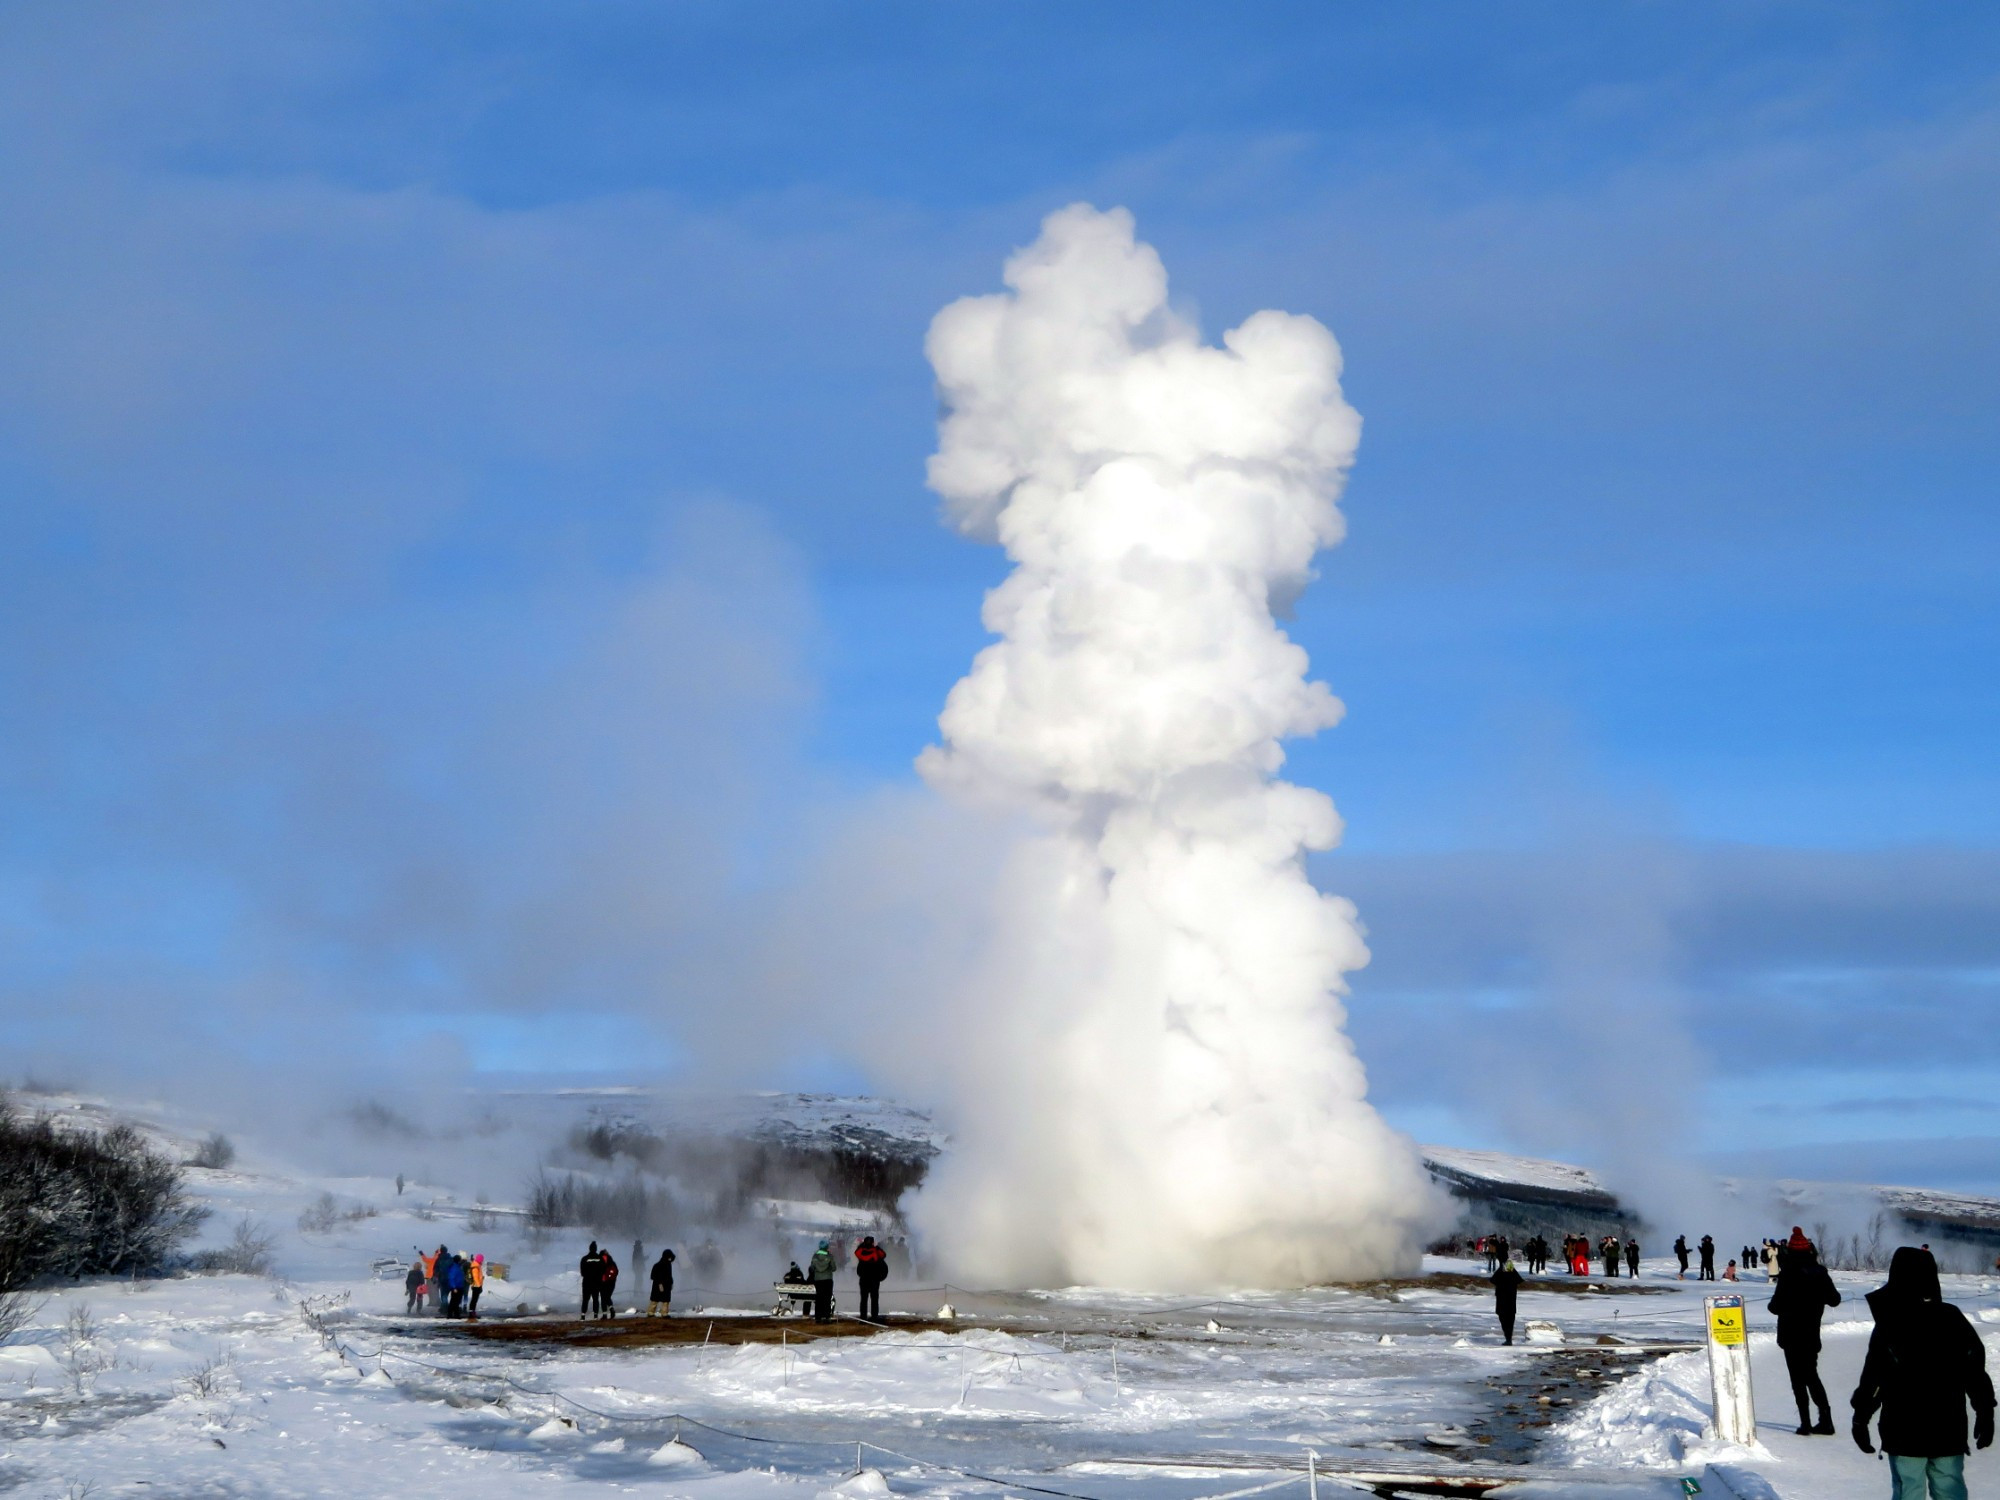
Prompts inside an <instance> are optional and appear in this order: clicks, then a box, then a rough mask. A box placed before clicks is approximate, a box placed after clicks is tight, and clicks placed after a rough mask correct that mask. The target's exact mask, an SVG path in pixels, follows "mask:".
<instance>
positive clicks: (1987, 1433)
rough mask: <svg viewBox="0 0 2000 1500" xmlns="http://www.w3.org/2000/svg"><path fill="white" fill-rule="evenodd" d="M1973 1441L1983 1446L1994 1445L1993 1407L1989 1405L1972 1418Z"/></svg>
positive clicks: (1989, 1446)
mask: <svg viewBox="0 0 2000 1500" xmlns="http://www.w3.org/2000/svg"><path fill="white" fill-rule="evenodd" d="M1972 1441H1973V1443H1974V1444H1975V1445H1976V1446H1978V1447H1981V1448H1991V1447H1992V1446H1993V1408H1992V1407H1990V1406H1989V1407H1987V1408H1986V1410H1985V1411H1983V1412H1980V1413H1979V1414H1978V1415H1977V1416H1975V1417H1974V1418H1973V1419H1972Z"/></svg>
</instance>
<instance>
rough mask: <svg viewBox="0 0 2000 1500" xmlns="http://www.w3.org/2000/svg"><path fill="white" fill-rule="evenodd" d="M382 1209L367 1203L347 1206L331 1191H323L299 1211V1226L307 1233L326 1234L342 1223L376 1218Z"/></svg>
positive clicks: (355, 1222)
mask: <svg viewBox="0 0 2000 1500" xmlns="http://www.w3.org/2000/svg"><path fill="white" fill-rule="evenodd" d="M379 1212H381V1210H379V1209H377V1208H375V1207H373V1206H372V1205H370V1204H366V1203H355V1204H351V1205H349V1206H347V1207H345V1208H343V1207H342V1206H341V1203H340V1200H339V1199H338V1198H336V1197H334V1196H333V1194H331V1193H321V1194H320V1195H319V1197H317V1198H316V1199H314V1200H313V1201H312V1202H311V1203H310V1204H308V1205H307V1206H306V1207H305V1208H304V1209H303V1210H301V1211H300V1213H299V1228H300V1230H302V1231H303V1232H304V1233H306V1234H325V1233H326V1232H327V1231H328V1230H330V1229H335V1228H337V1227H339V1226H340V1225H342V1224H358V1223H360V1222H361V1221H362V1220H363V1219H372V1218H374V1217H375V1216H376V1215H377V1214H378V1213H379Z"/></svg>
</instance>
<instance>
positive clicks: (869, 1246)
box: [854, 1234, 889, 1323]
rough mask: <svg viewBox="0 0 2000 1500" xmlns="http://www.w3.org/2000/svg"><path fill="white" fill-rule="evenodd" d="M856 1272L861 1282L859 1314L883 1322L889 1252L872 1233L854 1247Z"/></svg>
mask: <svg viewBox="0 0 2000 1500" xmlns="http://www.w3.org/2000/svg"><path fill="white" fill-rule="evenodd" d="M854 1274H855V1277H856V1279H857V1280H859V1281H860V1283H861V1312H860V1314H859V1316H861V1317H863V1318H868V1319H871V1320H873V1321H874V1322H877V1323H879V1322H881V1321H882V1283H883V1282H885V1281H887V1280H888V1279H889V1252H888V1251H886V1250H884V1249H883V1248H882V1247H881V1246H880V1245H878V1244H876V1243H875V1236H874V1235H872V1234H870V1235H864V1236H863V1237H862V1240H861V1243H860V1244H859V1245H857V1246H856V1247H855V1249H854Z"/></svg>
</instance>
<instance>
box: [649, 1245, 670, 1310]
mask: <svg viewBox="0 0 2000 1500" xmlns="http://www.w3.org/2000/svg"><path fill="white" fill-rule="evenodd" d="M652 1281H653V1286H652V1292H653V1295H652V1297H651V1299H650V1300H649V1301H648V1302H647V1304H646V1315H647V1316H648V1317H652V1318H665V1317H670V1316H672V1314H673V1310H674V1308H673V1303H674V1252H673V1251H671V1250H667V1249H662V1250H661V1251H660V1258H659V1259H658V1260H656V1261H654V1262H653V1273H652Z"/></svg>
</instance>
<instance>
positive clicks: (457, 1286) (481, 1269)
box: [403, 1245, 486, 1318]
mask: <svg viewBox="0 0 2000 1500" xmlns="http://www.w3.org/2000/svg"><path fill="white" fill-rule="evenodd" d="M485 1290H486V1257H485V1256H484V1255H474V1256H470V1257H467V1256H464V1255H455V1254H453V1253H452V1251H450V1250H449V1249H447V1248H446V1247H445V1246H443V1245H439V1246H438V1247H437V1249H435V1250H433V1251H432V1252H431V1253H430V1254H428V1255H426V1254H425V1253H424V1252H423V1251H421V1250H419V1251H418V1252H417V1258H416V1259H415V1260H414V1261H412V1262H411V1263H410V1269H409V1270H408V1271H407V1272H406V1273H404V1276H403V1311H404V1312H406V1313H415V1312H417V1311H418V1310H419V1309H421V1308H424V1307H429V1308H430V1309H431V1311H432V1312H434V1313H435V1314H436V1315H437V1316H438V1317H440V1318H476V1317H478V1316H479V1294H480V1293H481V1292H483V1291H485Z"/></svg>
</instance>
